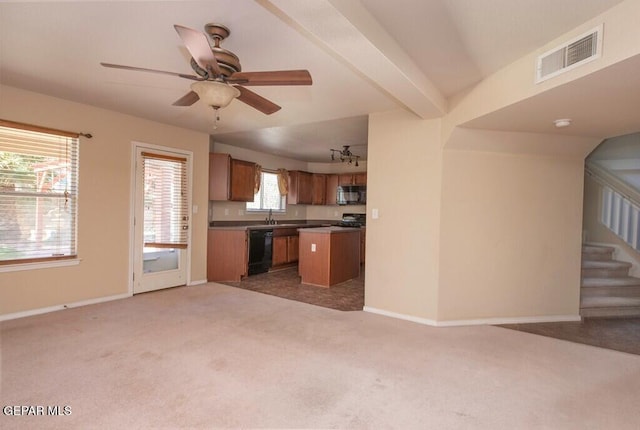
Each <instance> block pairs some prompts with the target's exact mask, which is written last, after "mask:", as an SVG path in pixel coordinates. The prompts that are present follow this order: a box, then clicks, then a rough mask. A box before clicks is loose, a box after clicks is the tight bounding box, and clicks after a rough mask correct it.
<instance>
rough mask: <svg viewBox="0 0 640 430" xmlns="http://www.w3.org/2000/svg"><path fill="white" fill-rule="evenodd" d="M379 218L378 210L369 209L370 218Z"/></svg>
mask: <svg viewBox="0 0 640 430" xmlns="http://www.w3.org/2000/svg"><path fill="white" fill-rule="evenodd" d="M379 217H380V214H379V213H378V209H371V218H372V219H378V218H379Z"/></svg>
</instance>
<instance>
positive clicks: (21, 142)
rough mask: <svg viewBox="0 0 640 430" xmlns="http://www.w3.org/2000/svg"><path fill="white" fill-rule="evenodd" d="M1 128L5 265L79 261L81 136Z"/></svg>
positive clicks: (1, 256) (0, 219) (0, 235)
mask: <svg viewBox="0 0 640 430" xmlns="http://www.w3.org/2000/svg"><path fill="white" fill-rule="evenodd" d="M7 123H8V122H6V121H2V122H0V264H15V263H24V262H34V261H45V260H51V259H63V258H73V257H75V256H76V254H77V251H76V225H77V216H78V210H77V206H78V205H77V204H78V168H79V162H78V151H79V148H78V146H79V143H78V136H77V135H75V134H73V133H65V132H61V133H60V134H58V133H56V132H55V131H52V130H49V129H42V130H44V131H37V130H38V129H39V128H38V127H35V126H26V125H25V126H22V127H21V126H20V125H18V126H17V127H16V126H5V124H7Z"/></svg>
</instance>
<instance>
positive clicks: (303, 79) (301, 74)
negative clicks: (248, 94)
mask: <svg viewBox="0 0 640 430" xmlns="http://www.w3.org/2000/svg"><path fill="white" fill-rule="evenodd" d="M234 80H238V83H242V85H255V86H258V85H311V84H312V83H313V81H312V80H311V74H310V73H309V71H308V70H274V71H270V72H237V73H234V74H233V75H231V78H230V79H228V80H227V81H228V82H234Z"/></svg>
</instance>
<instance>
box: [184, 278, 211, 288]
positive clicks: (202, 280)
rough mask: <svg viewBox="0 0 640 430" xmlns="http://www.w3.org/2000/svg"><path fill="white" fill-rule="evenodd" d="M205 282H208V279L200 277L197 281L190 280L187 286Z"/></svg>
mask: <svg viewBox="0 0 640 430" xmlns="http://www.w3.org/2000/svg"><path fill="white" fill-rule="evenodd" d="M207 282H209V281H207V280H206V279H201V280H199V281H191V282H189V285H188V286H189V287H193V286H195V285H202V284H206V283H207Z"/></svg>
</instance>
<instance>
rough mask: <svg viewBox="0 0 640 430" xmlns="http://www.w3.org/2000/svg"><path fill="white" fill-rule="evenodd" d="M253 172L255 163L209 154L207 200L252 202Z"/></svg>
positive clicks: (218, 154)
mask: <svg viewBox="0 0 640 430" xmlns="http://www.w3.org/2000/svg"><path fill="white" fill-rule="evenodd" d="M255 172H256V165H255V163H252V162H249V161H244V160H236V159H233V158H231V156H230V155H229V154H220V153H211V154H209V200H231V201H236V202H252V201H253V196H254V193H253V188H254V185H255Z"/></svg>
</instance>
